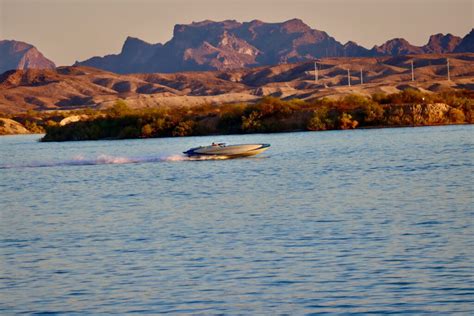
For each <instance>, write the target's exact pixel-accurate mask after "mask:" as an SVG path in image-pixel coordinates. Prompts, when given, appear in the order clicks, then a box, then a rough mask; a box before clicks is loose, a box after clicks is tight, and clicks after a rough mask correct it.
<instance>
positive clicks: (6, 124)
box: [0, 118, 30, 135]
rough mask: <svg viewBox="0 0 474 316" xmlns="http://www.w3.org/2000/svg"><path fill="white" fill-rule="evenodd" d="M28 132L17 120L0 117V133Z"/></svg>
mask: <svg viewBox="0 0 474 316" xmlns="http://www.w3.org/2000/svg"><path fill="white" fill-rule="evenodd" d="M15 134H30V131H29V130H27V129H26V128H25V127H24V126H23V125H21V124H20V123H18V122H17V121H14V120H11V119H7V118H0V135H15Z"/></svg>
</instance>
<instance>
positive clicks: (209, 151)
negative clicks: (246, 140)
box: [183, 143, 270, 158]
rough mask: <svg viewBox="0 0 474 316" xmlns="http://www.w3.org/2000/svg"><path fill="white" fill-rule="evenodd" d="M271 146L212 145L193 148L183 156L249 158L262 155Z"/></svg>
mask: <svg viewBox="0 0 474 316" xmlns="http://www.w3.org/2000/svg"><path fill="white" fill-rule="evenodd" d="M269 147H270V144H240V145H227V144H226V143H212V145H210V146H200V147H195V148H191V149H189V150H188V151H185V152H183V154H186V155H188V157H196V156H197V157H200V156H215V157H227V158H237V157H247V156H253V155H257V154H260V153H262V152H264V151H265V150H267V149H268V148H269Z"/></svg>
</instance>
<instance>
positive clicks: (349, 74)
mask: <svg viewBox="0 0 474 316" xmlns="http://www.w3.org/2000/svg"><path fill="white" fill-rule="evenodd" d="M347 85H348V86H349V87H350V86H351V72H350V71H349V69H347Z"/></svg>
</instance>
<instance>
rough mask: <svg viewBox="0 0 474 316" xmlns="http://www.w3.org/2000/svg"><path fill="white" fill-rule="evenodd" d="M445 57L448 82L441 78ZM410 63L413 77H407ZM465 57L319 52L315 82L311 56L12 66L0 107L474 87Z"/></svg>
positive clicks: (3, 79) (188, 102) (1, 88)
mask: <svg viewBox="0 0 474 316" xmlns="http://www.w3.org/2000/svg"><path fill="white" fill-rule="evenodd" d="M447 57H449V61H450V66H451V68H450V73H451V81H448V80H447V76H446V74H447V68H446V58H447ZM411 61H413V63H414V66H415V81H411V71H410V68H411ZM473 61H474V54H473V53H460V54H448V55H446V54H423V55H405V56H396V57H392V56H386V57H377V58H374V57H365V58H362V57H361V58H343V57H338V58H323V59H319V60H318V61H317V67H318V81H315V70H314V63H313V61H311V62H299V63H292V64H281V65H276V66H262V67H256V68H248V69H242V68H241V69H237V70H222V71H207V72H182V73H173V74H169V73H168V74H167V73H153V74H147V73H143V74H128V75H119V74H116V73H112V72H108V71H104V70H99V69H96V68H91V67H85V66H71V67H59V68H56V69H46V70H37V69H30V70H16V71H9V72H6V73H4V74H3V75H0V112H4V113H18V112H25V111H27V110H39V111H43V110H62V109H77V108H87V107H90V108H106V107H109V106H111V105H112V104H113V103H114V102H115V101H116V100H117V99H118V98H121V99H125V100H126V101H127V103H128V104H129V105H130V106H131V107H159V106H164V105H167V106H183V105H184V106H193V105H199V104H223V103H229V102H244V101H252V100H257V99H260V98H262V97H263V96H277V97H280V98H283V99H286V98H288V99H290V98H300V99H305V100H310V99H312V98H319V97H325V96H327V97H340V96H344V95H347V94H350V93H360V94H366V95H367V94H371V93H375V92H386V93H393V92H397V91H400V90H404V89H406V88H408V87H413V88H415V89H419V90H421V91H440V90H443V89H445V88H461V89H470V90H474V62H473ZM348 69H349V70H350V71H349V72H350V82H351V85H350V86H349V85H348V81H349V78H348V75H347V73H348V71H347V70H348ZM361 70H362V82H361Z"/></svg>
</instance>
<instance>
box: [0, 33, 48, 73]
mask: <svg viewBox="0 0 474 316" xmlns="http://www.w3.org/2000/svg"><path fill="white" fill-rule="evenodd" d="M55 67H56V66H55V64H54V63H53V62H52V61H51V60H49V59H47V58H46V57H44V56H43V54H41V52H39V51H38V49H36V47H34V46H33V45H30V44H27V43H24V42H19V41H13V40H3V41H0V74H1V73H3V72H5V71H7V70H14V69H53V68H55Z"/></svg>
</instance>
